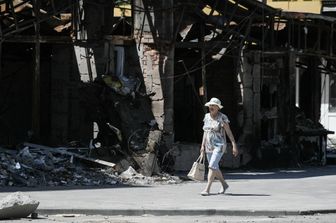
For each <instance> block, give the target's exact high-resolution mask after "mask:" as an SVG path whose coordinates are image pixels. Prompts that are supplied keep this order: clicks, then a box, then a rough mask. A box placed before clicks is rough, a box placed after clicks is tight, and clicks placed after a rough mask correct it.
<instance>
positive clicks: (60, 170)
mask: <svg viewBox="0 0 336 223" xmlns="http://www.w3.org/2000/svg"><path fill="white" fill-rule="evenodd" d="M0 160H1V161H0V186H28V187H33V186H73V185H84V186H94V185H111V184H117V183H118V182H119V180H118V178H117V177H116V176H115V175H114V174H112V173H111V172H112V171H106V170H103V169H100V168H88V167H86V166H84V165H82V164H81V163H79V162H78V163H74V158H73V157H71V156H66V155H62V154H54V153H51V152H50V151H48V150H39V149H30V148H29V147H25V148H23V149H22V150H20V151H19V152H16V151H14V150H13V151H12V150H4V149H0Z"/></svg>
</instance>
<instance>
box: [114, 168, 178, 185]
mask: <svg viewBox="0 0 336 223" xmlns="http://www.w3.org/2000/svg"><path fill="white" fill-rule="evenodd" d="M120 179H121V181H122V182H123V183H125V184H130V185H153V184H178V183H181V182H182V180H181V179H180V178H179V177H177V176H171V175H169V174H158V175H156V176H152V177H147V176H144V175H142V174H140V173H138V172H137V171H136V170H134V169H133V167H131V166H130V167H129V168H128V169H127V170H125V171H124V172H122V173H121V174H120Z"/></svg>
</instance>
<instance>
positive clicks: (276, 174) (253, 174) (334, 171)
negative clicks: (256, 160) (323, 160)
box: [224, 165, 336, 180]
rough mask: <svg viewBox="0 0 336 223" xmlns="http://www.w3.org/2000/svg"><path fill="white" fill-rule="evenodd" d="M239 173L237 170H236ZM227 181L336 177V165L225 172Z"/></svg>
mask: <svg viewBox="0 0 336 223" xmlns="http://www.w3.org/2000/svg"><path fill="white" fill-rule="evenodd" d="M238 171H239V170H238ZM224 174H225V177H226V178H227V179H231V180H234V179H251V180H258V179H265V180H267V179H298V178H308V177H321V176H333V175H336V165H330V166H323V167H305V168H296V169H272V170H245V171H244V170H241V171H239V172H234V171H228V172H225V171H224Z"/></svg>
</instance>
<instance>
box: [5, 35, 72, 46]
mask: <svg viewBox="0 0 336 223" xmlns="http://www.w3.org/2000/svg"><path fill="white" fill-rule="evenodd" d="M4 42H8V43H36V36H35V35H34V36H32V35H29V36H26V35H15V36H11V37H9V38H7V39H5V40H4ZM39 42H40V43H55V44H73V41H72V39H71V37H70V36H40V37H39Z"/></svg>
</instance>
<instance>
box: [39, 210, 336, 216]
mask: <svg viewBox="0 0 336 223" xmlns="http://www.w3.org/2000/svg"><path fill="white" fill-rule="evenodd" d="M36 212H37V213H39V214H42V215H56V214H83V215H103V216H115V215H123V216H141V215H154V216H165V215H166V216H167V215H168V216H199V215H222V216H293V215H314V214H332V213H336V209H329V210H327V209H323V210H306V211H267V210H216V209H201V210H191V209H164V210H156V209H120V210H118V209H37V210H36Z"/></svg>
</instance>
